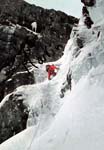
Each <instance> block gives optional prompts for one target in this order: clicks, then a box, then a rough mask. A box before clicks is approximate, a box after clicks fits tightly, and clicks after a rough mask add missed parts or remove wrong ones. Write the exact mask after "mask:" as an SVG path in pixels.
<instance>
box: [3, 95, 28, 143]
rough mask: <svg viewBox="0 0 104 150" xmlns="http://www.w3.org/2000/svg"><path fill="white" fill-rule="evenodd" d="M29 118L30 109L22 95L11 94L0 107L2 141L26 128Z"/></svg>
mask: <svg viewBox="0 0 104 150" xmlns="http://www.w3.org/2000/svg"><path fill="white" fill-rule="evenodd" d="M4 110H5V111H4ZM27 118H28V110H27V108H26V106H25V105H24V104H23V99H21V95H13V94H12V95H10V97H9V99H8V101H6V102H5V104H4V105H3V106H2V107H1V108H0V143H2V142H3V141H5V140H7V139H8V138H10V137H12V136H13V135H15V134H17V133H19V132H20V131H22V130H24V129H25V128H26V122H27Z"/></svg>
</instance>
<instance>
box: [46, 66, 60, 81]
mask: <svg viewBox="0 0 104 150" xmlns="http://www.w3.org/2000/svg"><path fill="white" fill-rule="evenodd" d="M57 70H58V67H56V66H55V65H46V71H47V72H48V79H49V80H51V79H52V77H54V76H56V74H57Z"/></svg>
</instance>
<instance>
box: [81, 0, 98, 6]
mask: <svg viewBox="0 0 104 150" xmlns="http://www.w3.org/2000/svg"><path fill="white" fill-rule="evenodd" d="M81 2H82V3H84V4H85V5H86V6H89V7H92V6H94V5H95V3H96V0H81Z"/></svg>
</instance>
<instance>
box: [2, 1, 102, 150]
mask: <svg viewBox="0 0 104 150" xmlns="http://www.w3.org/2000/svg"><path fill="white" fill-rule="evenodd" d="M96 1H97V0H96ZM100 7H101V9H100ZM103 8H104V3H103V0H98V1H97V3H96V6H94V8H90V9H89V11H90V15H91V17H92V18H96V13H95V10H96V11H97V13H100V14H101V15H98V16H99V21H98V20H97V18H96V20H94V21H95V24H94V25H93V27H92V28H91V29H87V28H86V27H85V26H84V25H83V23H81V21H82V20H81V21H80V23H79V26H78V27H77V34H78V35H79V36H80V38H81V39H83V48H81V49H79V50H78V51H76V50H77V43H76V40H77V35H74V33H73V32H74V29H73V31H72V34H71V39H70V40H69V41H68V43H67V45H66V47H65V51H64V55H63V57H62V58H61V59H60V60H58V61H57V62H54V63H55V64H56V65H58V66H60V70H59V72H58V74H57V76H56V77H55V78H53V79H52V80H51V81H48V80H47V78H46V74H45V65H46V64H43V65H40V66H39V67H40V74H38V76H37V84H36V85H30V86H22V87H20V88H18V89H17V91H16V93H22V94H23V96H24V98H25V101H24V102H25V104H26V105H28V107H29V109H30V116H29V118H28V122H27V129H26V130H24V131H23V132H21V133H19V134H17V135H15V136H14V137H12V138H10V139H9V140H7V141H5V142H4V143H2V144H1V145H0V150H34V149H35V150H103V149H104V119H103V118H104V100H103V99H104V37H103V34H104V19H102V16H104V15H103V11H102V10H103ZM98 23H99V25H98ZM98 32H99V33H100V34H99V36H98ZM76 53H78V54H77V56H76ZM69 70H71V73H72V90H71V91H70V90H67V91H66V92H65V96H64V97H63V98H60V90H61V88H62V87H63V83H64V82H65V81H66V76H67V73H68V72H69ZM34 71H35V70H34ZM41 72H42V74H41ZM38 77H39V78H38ZM41 78H42V80H43V82H42V80H41ZM4 101H5V99H4ZM2 104H3V102H2ZM2 104H1V105H2ZM1 107H2V106H1Z"/></svg>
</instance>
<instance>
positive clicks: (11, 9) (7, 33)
mask: <svg viewBox="0 0 104 150" xmlns="http://www.w3.org/2000/svg"><path fill="white" fill-rule="evenodd" d="M34 21H35V22H37V30H36V32H37V33H34V32H33V31H32V27H31V23H32V22H34ZM77 23H78V19H77V18H74V17H72V16H68V15H66V14H65V13H63V12H61V11H55V10H53V9H52V10H47V9H43V8H41V7H37V6H35V5H30V4H28V3H26V2H24V1H23V0H0V101H1V100H2V99H3V98H4V97H5V96H6V95H7V94H9V93H11V92H13V91H14V90H15V89H16V88H17V87H19V86H21V85H28V84H33V83H35V80H34V75H33V73H32V72H30V71H29V67H31V66H33V65H34V66H35V64H34V63H33V61H34V60H35V61H36V62H39V63H43V62H47V61H55V60H57V59H58V58H60V57H61V56H62V53H63V50H64V46H65V44H66V42H67V40H68V39H69V37H70V33H71V30H72V27H73V25H74V24H77ZM35 67H36V66H35ZM27 118H28V111H27V108H26V106H25V105H24V104H23V99H22V98H21V95H14V94H11V95H10V97H9V99H8V101H6V102H5V104H4V105H3V106H2V107H1V108H0V143H2V142H3V141H5V140H7V139H8V138H10V137H11V136H13V135H15V134H16V133H19V132H20V131H22V130H23V129H25V128H26V122H27Z"/></svg>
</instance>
